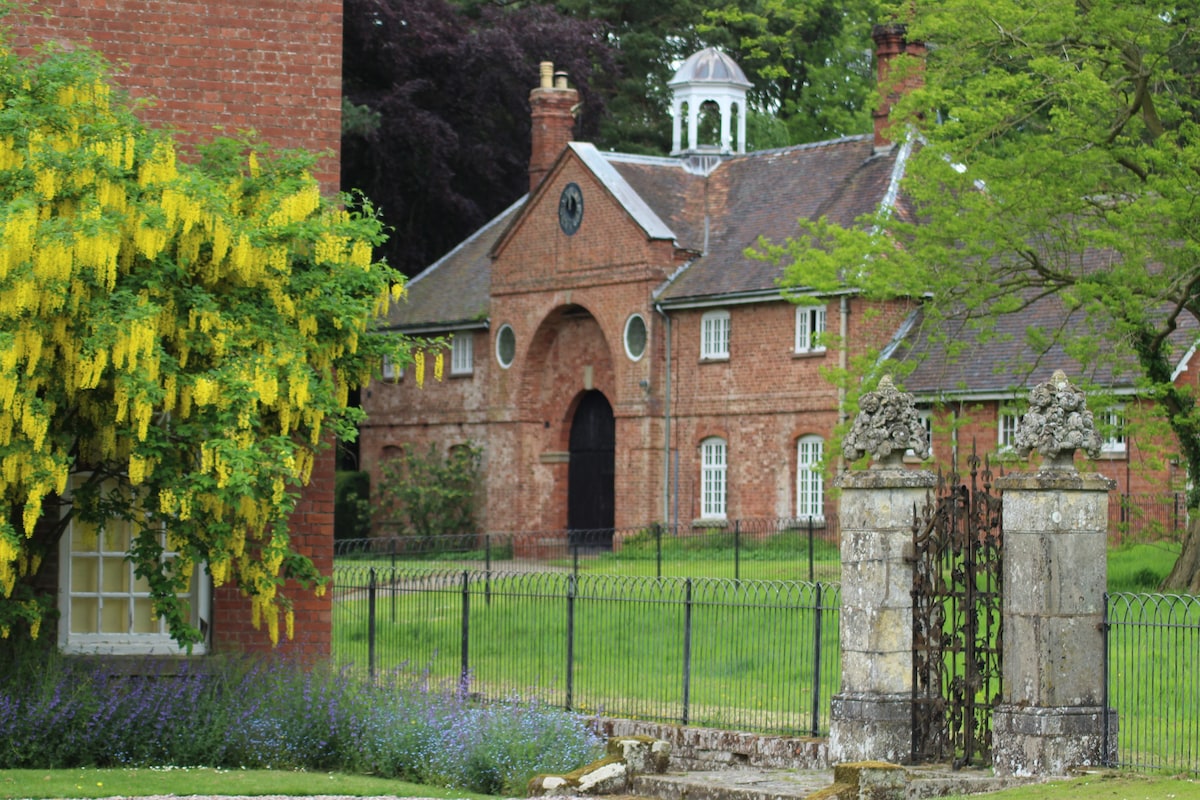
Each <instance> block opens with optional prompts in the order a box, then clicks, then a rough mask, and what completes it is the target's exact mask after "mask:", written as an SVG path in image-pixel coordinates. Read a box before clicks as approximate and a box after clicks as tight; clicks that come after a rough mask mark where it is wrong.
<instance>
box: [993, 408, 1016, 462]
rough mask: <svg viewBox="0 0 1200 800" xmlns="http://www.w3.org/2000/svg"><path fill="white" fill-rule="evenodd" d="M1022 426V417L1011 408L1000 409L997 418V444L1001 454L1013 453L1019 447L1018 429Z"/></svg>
mask: <svg viewBox="0 0 1200 800" xmlns="http://www.w3.org/2000/svg"><path fill="white" fill-rule="evenodd" d="M1020 426H1021V415H1020V414H1019V413H1017V412H1016V411H1014V410H1012V409H1011V408H1002V409H1000V413H999V415H998V416H997V417H996V443H997V444H998V445H999V447H1000V452H1002V453H1011V452H1014V451H1015V450H1016V447H1017V428H1019V427H1020Z"/></svg>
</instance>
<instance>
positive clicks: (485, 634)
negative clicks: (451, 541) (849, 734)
mask: <svg viewBox="0 0 1200 800" xmlns="http://www.w3.org/2000/svg"><path fill="white" fill-rule="evenodd" d="M333 605H334V621H333V630H334V643H333V655H334V659H335V660H336V661H337V662H339V663H341V664H343V665H351V666H355V667H358V668H362V669H364V670H365V671H367V672H369V673H370V674H372V675H374V674H377V673H379V672H380V671H386V670H391V669H397V668H408V669H417V670H425V671H427V672H428V674H429V676H430V678H431V679H433V680H441V681H447V682H458V683H460V684H461V685H463V686H465V687H466V688H467V690H468V691H470V692H472V693H474V694H476V695H478V696H480V697H482V698H486V699H502V698H511V697H514V696H521V697H530V696H536V697H538V698H539V699H541V700H543V701H545V702H547V703H550V704H552V705H555V706H560V707H563V708H567V709H573V710H577V711H582V712H586V713H597V714H605V715H611V716H617V717H623V718H629V719H646V720H654V721H660V722H668V723H678V724H685V725H686V724H691V725H701V726H710V727H718V728H725V729H733V730H747V731H761V732H769V733H779V734H786V735H805V736H818V735H824V734H826V733H827V732H828V729H829V713H830V702H831V698H832V695H833V693H834V692H836V691H837V690H838V685H839V682H840V679H841V674H840V673H841V668H840V657H839V648H838V608H839V606H840V597H839V587H838V585H837V584H828V583H807V582H799V581H752V580H730V579H712V578H681V577H663V578H655V577H629V576H619V575H606V574H589V573H586V572H581V573H575V572H572V571H570V570H563V571H558V572H554V571H537V572H532V571H512V572H505V571H492V572H490V573H489V572H486V571H483V570H461V571H450V570H442V571H434V570H428V569H401V568H396V569H393V568H390V567H370V566H353V565H346V564H338V565H336V566H335V569H334V604H333Z"/></svg>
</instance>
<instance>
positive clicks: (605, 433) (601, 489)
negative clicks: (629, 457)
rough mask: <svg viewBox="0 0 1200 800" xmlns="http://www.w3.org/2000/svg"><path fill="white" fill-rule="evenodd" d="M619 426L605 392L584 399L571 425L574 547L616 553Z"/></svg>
mask: <svg viewBox="0 0 1200 800" xmlns="http://www.w3.org/2000/svg"><path fill="white" fill-rule="evenodd" d="M615 450H616V426H615V425H614V423H613V411H612V406H611V405H609V403H608V400H607V399H605V397H604V395H603V394H602V393H601V392H598V391H596V390H594V389H593V390H592V391H590V392H588V393H587V394H585V395H584V396H583V399H582V400H581V401H580V403H579V408H578V409H576V410H575V418H574V419H573V420H572V421H571V443H570V451H571V460H570V463H569V465H568V470H567V527H568V528H570V529H571V531H572V534H571V540H572V542H571V543H572V544H573V545H577V546H579V547H602V548H605V549H609V550H611V549H612V534H613V519H614V511H613V509H614V498H613V474H614V473H615V471H616V470H615V457H614V452H615Z"/></svg>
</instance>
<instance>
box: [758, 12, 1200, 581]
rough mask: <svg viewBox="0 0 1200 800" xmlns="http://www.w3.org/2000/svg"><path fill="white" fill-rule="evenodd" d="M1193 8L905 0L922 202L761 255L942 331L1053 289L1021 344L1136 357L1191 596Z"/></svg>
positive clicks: (812, 231) (809, 231) (1198, 82)
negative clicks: (1178, 377)
mask: <svg viewBox="0 0 1200 800" xmlns="http://www.w3.org/2000/svg"><path fill="white" fill-rule="evenodd" d="M1198 11H1200V9H1198V8H1197V6H1196V5H1195V3H1180V2H1174V1H1173V0H1039V2H1026V1H1025V0H988V2H986V3H978V2H975V1H974V0H937V1H936V2H920V3H916V4H908V3H905V4H904V7H903V8H901V9H896V10H895V12H894V13H896V14H897V16H896V19H897V20H898V21H899V22H901V23H906V24H907V35H908V37H909V38H910V40H917V41H922V42H925V43H927V44H928V46H929V50H928V57H927V59H926V60H925V62H924V64H923V65H922V64H920V63H917V62H915V61H912V60H909V63H908V64H907V65H903V64H897V65H896V70H895V71H894V72H893V77H895V78H896V80H897V81H903V80H905V79H906V78H907V79H909V82H910V83H911V79H912V78H913V77H915V75H916V73H915V71H917V70H922V69H923V72H922V73H921V74H922V76H923V85H922V86H921V87H920V88H918V89H916V90H914V91H912V92H910V93H909V94H908V95H907V96H906V97H905V98H903V100H902V101H901V102H900V103H899V104H898V105H897V107H896V108H895V109H894V111H893V113H892V116H891V121H892V133H893V136H894V137H895V138H897V139H904V138H905V137H906V136H907V137H908V138H909V140H910V141H911V142H912V143H913V144H914V145H915V146H916V148H917V149H916V152H915V154H914V156H913V158H912V160H911V163H910V164H909V166H908V172H907V176H906V178H905V180H904V184H903V191H904V194H905V196H906V198H907V201H908V202H909V203H911V205H910V206H906V207H902V208H901V210H902V212H903V213H893V214H891V215H890V216H887V217H884V218H872V219H868V220H863V221H862V222H863V224H862V225H860V226H858V227H856V228H853V229H843V228H839V227H836V226H833V225H830V224H828V223H827V222H825V221H818V222H816V223H812V224H808V225H804V226H802V229H801V233H800V235H798V236H796V237H795V238H794V239H792V240H790V241H789V242H786V243H778V244H777V245H776V246H773V247H768V248H765V252H766V253H767V254H768V256H769V257H773V258H779V259H781V260H783V261H784V262H785V263H788V264H790V265H791V266H790V268H789V270H788V274H787V283H788V284H789V285H791V286H806V287H815V288H818V289H821V288H825V289H830V288H834V287H839V288H841V287H844V286H845V284H846V282H848V283H849V284H850V285H852V286H854V287H856V288H857V289H859V290H860V291H862V292H864V293H866V294H867V295H868V296H871V297H879V298H888V297H897V296H908V297H925V298H928V299H927V300H926V302H925V315H926V320H927V322H926V324H927V326H929V327H930V328H931V329H935V330H936V329H939V328H941V329H944V330H954V331H962V332H964V334H966V333H971V332H973V331H974V332H979V331H984V332H986V330H987V329H988V327H989V326H990V325H991V324H992V323H994V321H995V320H996V319H997V318H998V317H999V316H1000V315H1012V314H1017V315H1020V314H1022V313H1023V312H1024V311H1025V310H1026V309H1028V308H1029V307H1030V305H1031V304H1032V303H1034V302H1036V301H1038V300H1041V299H1043V298H1053V299H1056V300H1057V301H1058V302H1059V303H1060V304H1061V307H1062V309H1063V312H1062V318H1061V319H1060V320H1058V321H1057V322H1058V324H1056V325H1054V326H1049V327H1047V326H1030V328H1029V331H1028V343H1027V344H1028V345H1029V346H1030V347H1031V348H1032V350H1033V351H1034V352H1035V353H1044V352H1046V351H1047V350H1048V349H1049V348H1050V347H1051V346H1053V345H1055V344H1058V345H1060V346H1062V347H1063V348H1065V350H1066V352H1068V353H1069V354H1071V355H1073V356H1074V357H1075V358H1076V360H1077V361H1078V362H1079V363H1080V364H1091V363H1094V362H1096V361H1097V360H1103V359H1112V361H1111V366H1112V367H1113V368H1114V369H1119V368H1121V367H1122V366H1125V367H1130V366H1132V367H1134V368H1135V370H1136V374H1137V375H1138V376H1139V377H1138V380H1137V385H1138V388H1139V391H1140V393H1141V397H1143V398H1145V399H1146V400H1147V401H1151V402H1152V404H1153V407H1154V408H1156V409H1157V411H1158V412H1159V416H1158V418H1159V420H1161V421H1162V423H1164V428H1165V429H1166V430H1164V431H1163V433H1167V434H1169V435H1168V436H1167V437H1166V439H1167V440H1168V441H1171V442H1172V444H1171V448H1172V449H1173V450H1176V451H1177V455H1178V458H1179V459H1180V461H1181V462H1182V463H1183V464H1185V465H1186V467H1187V471H1188V475H1189V477H1190V479H1191V480H1190V483H1189V487H1188V490H1187V505H1188V509H1189V514H1188V517H1189V523H1188V529H1187V532H1186V535H1185V540H1184V543H1183V548H1182V552H1181V555H1180V557H1179V559H1178V561H1177V562H1176V565H1175V568H1174V570H1173V571H1172V573H1171V574H1170V575H1169V576H1168V578H1167V580H1166V586H1168V587H1171V588H1178V589H1184V590H1187V591H1190V592H1192V593H1197V592H1200V480H1197V476H1198V475H1200V409H1197V405H1196V396H1195V391H1194V389H1193V387H1191V386H1188V385H1185V383H1183V382H1180V383H1177V382H1176V381H1175V380H1174V379H1173V378H1174V376H1173V373H1172V366H1173V364H1175V363H1176V362H1178V360H1179V359H1180V358H1181V357H1182V355H1183V353H1184V351H1185V350H1186V349H1187V347H1188V344H1189V340H1188V337H1187V336H1186V335H1184V334H1185V331H1188V330H1190V331H1191V332H1192V333H1191V336H1192V337H1193V338H1194V335H1195V333H1194V332H1195V330H1196V325H1197V322H1200V206H1198V203H1197V201H1198V198H1200V37H1198V36H1197V32H1198V29H1197V26H1198V25H1200V17H1198ZM885 90H886V88H885ZM964 321H966V322H967V323H968V324H967V325H966V326H963V325H961V324H960V323H962V322H964ZM1181 339H1182V340H1183V341H1182V342H1181V341H1180V340H1181ZM953 344H954V343H953V342H951V343H947V346H948V347H950V346H951V345H953ZM951 388H952V387H951ZM1154 436H1155V435H1154V433H1151V435H1150V436H1144V437H1143V441H1146V440H1148V439H1153V438H1154Z"/></svg>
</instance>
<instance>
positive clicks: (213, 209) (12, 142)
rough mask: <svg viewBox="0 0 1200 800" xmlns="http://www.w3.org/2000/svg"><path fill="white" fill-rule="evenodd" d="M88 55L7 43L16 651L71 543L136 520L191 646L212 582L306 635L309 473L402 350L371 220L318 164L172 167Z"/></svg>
mask: <svg viewBox="0 0 1200 800" xmlns="http://www.w3.org/2000/svg"><path fill="white" fill-rule="evenodd" d="M111 86H112V84H111V82H110V80H109V74H108V71H107V67H106V65H105V64H104V63H103V61H102V59H101V58H100V57H99V56H97V55H95V54H93V53H91V52H89V51H87V50H86V49H76V50H74V51H73V52H61V51H59V52H54V51H47V52H43V53H41V54H39V55H37V56H34V57H22V56H19V55H17V54H15V53H14V52H13V51H12V50H11V49H10V48H8V47H7V46H6V45H5V44H4V43H2V42H0V459H2V468H0V502H2V504H3V507H2V510H3V513H0V634H2V635H4V636H29V635H32V636H35V637H36V636H37V635H38V633H39V629H40V627H41V624H42V621H43V620H44V619H45V618H46V616H47V614H48V613H51V609H50V598H48V597H46V596H44V594H39V592H38V591H37V587H38V585H39V581H38V573H39V571H40V570H42V569H44V565H45V564H46V563H47V562H46V557H47V556H48V555H49V554H50V553H51V552H52V551H54V549H55V548H56V547H57V546H58V543H59V541H60V539H61V537H62V536H63V533H64V531H65V530H67V528H68V524H69V523H70V522H71V521H72V520H74V519H78V520H81V521H84V522H87V523H88V524H89V525H93V526H100V527H101V528H102V527H103V526H104V524H105V521H106V520H107V521H112V520H122V521H123V524H128V525H130V526H131V527H132V529H133V531H134V534H133V536H132V543H131V547H130V553H129V558H130V559H131V560H132V562H133V565H134V567H135V570H136V571H135V574H136V575H137V576H138V577H139V578H140V579H142V580H144V581H145V582H146V583H147V584H148V587H149V591H150V594H151V596H152V598H153V604H154V608H155V613H156V614H158V615H159V616H161V617H162V618H165V620H166V621H167V622H168V627H169V630H170V632H171V634H172V636H173V637H174V638H175V639H176V640H177V641H178V642H179V643H180V644H181V645H184V646H187V645H190V644H192V643H195V642H197V641H199V640H200V631H198V630H196V629H195V628H194V627H193V626H192V625H191V624H190V623H189V613H188V608H187V601H186V596H187V592H186V590H187V587H188V582H189V581H190V580H191V579H192V575H193V572H194V570H195V568H196V567H199V566H201V565H202V568H204V569H207V571H208V572H209V573H210V574H211V577H212V581H213V582H214V584H217V585H219V584H222V583H233V584H236V586H238V587H239V588H240V589H241V590H242V591H243V592H244V593H246V594H247V595H249V597H250V598H251V599H252V608H253V614H254V618H255V620H256V622H265V624H266V625H267V626H268V628H269V631H270V634H271V637H272V638H273V639H275V640H277V639H278V636H279V632H280V627H281V624H282V625H283V627H284V628H285V629H286V632H287V634H288V635H291V633H292V618H291V614H290V611H289V608H290V603H289V599H288V598H287V597H286V596H285V594H284V592H283V591H282V587H283V586H284V584H285V581H286V580H287V579H294V580H295V581H296V582H297V584H298V585H299V586H300V587H301V589H302V590H308V589H315V590H318V591H319V590H320V587H321V585H322V583H323V578H322V576H321V575H319V574H318V572H317V570H316V569H315V568H314V566H313V564H312V562H311V561H310V560H309V559H308V558H307V557H306V556H304V555H301V554H299V553H298V552H297V551H296V550H295V549H294V548H293V546H292V544H291V542H290V540H289V535H288V517H289V513H290V512H291V511H292V510H293V508H294V506H295V503H296V500H297V497H298V494H299V489H300V487H301V486H302V485H303V484H304V483H305V482H306V481H307V480H308V478H309V473H310V470H311V468H312V465H313V459H314V454H316V453H317V452H318V451H319V449H320V448H321V447H322V446H324V442H325V441H326V440H327V439H328V438H329V437H330V436H352V435H353V431H354V423H355V422H356V420H357V416H358V414H359V412H358V411H356V410H355V409H352V408H348V407H347V393H348V392H349V390H351V389H352V388H353V387H356V386H358V385H360V384H362V383H363V382H365V381H368V380H369V379H370V377H371V375H372V372H373V371H377V370H378V368H379V365H380V363H381V361H382V358H383V357H384V355H388V356H389V357H391V358H393V359H395V360H396V362H397V363H406V362H407V361H408V360H409V354H408V348H407V345H406V343H405V341H404V340H402V339H399V338H396V337H385V336H381V335H376V334H373V333H372V325H373V322H372V320H374V319H376V318H377V317H378V316H379V315H380V314H382V313H384V312H385V311H386V308H387V305H388V303H389V302H390V300H392V299H394V298H395V297H396V296H398V295H399V294H400V293H402V287H403V283H402V277H401V276H400V275H399V274H398V273H397V272H395V271H394V270H392V269H390V268H389V267H388V266H387V265H386V264H384V263H380V262H376V261H373V258H372V249H373V247H375V246H376V245H378V244H379V243H380V242H381V241H382V239H383V231H382V226H381V224H380V222H379V221H378V220H377V219H376V218H375V216H374V214H373V212H372V210H371V207H370V205H369V204H368V203H365V202H362V201H361V200H359V201H358V202H356V203H355V204H354V205H353V208H355V209H356V210H355V211H354V212H348V211H346V210H345V208H346V207H347V206H346V204H345V200H346V198H341V199H338V198H325V197H323V196H322V195H321V193H320V191H319V187H318V184H317V182H316V181H315V180H314V178H313V177H312V176H311V174H310V172H309V168H310V167H311V166H312V165H313V164H314V163H315V157H314V156H310V155H306V154H303V153H272V152H270V151H269V150H267V149H266V148H265V147H264V146H263V145H260V144H258V143H256V142H255V141H253V140H252V139H249V138H248V139H243V140H220V141H215V142H213V143H212V144H211V145H208V146H204V147H201V148H199V149H198V151H197V152H196V153H195V154H192V155H191V156H189V158H187V159H186V160H185V159H183V158H177V151H176V147H175V145H174V144H173V141H172V139H171V138H170V137H169V136H168V135H165V134H162V133H159V132H155V131H153V130H150V129H148V128H147V127H145V126H144V125H143V124H141V123H140V122H139V120H138V119H137V118H136V117H135V115H134V113H133V111H132V110H131V109H130V106H129V104H128V103H127V102H124V101H123V100H122V99H121V98H119V97H118V95H117V94H116V92H115V90H114V89H112V88H111Z"/></svg>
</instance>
